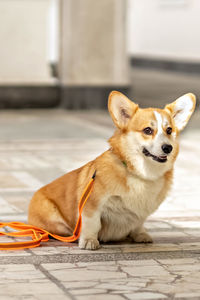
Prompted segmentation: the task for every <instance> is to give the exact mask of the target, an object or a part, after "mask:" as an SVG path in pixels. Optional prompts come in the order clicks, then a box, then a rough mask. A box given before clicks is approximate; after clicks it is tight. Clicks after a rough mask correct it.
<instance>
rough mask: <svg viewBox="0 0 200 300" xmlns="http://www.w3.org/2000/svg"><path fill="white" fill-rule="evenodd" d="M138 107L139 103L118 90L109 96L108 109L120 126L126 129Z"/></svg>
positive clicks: (116, 123)
mask: <svg viewBox="0 0 200 300" xmlns="http://www.w3.org/2000/svg"><path fill="white" fill-rule="evenodd" d="M137 109H138V105H137V104H135V103H134V102H132V101H131V100H129V99H128V98H127V97H126V96H125V95H123V94H122V93H120V92H117V91H112V92H111V93H110V95H109V97H108V110H109V113H110V115H111V117H112V120H113V122H114V123H115V125H116V126H117V127H118V128H120V129H125V128H126V127H127V125H128V122H129V120H130V119H131V118H132V116H133V115H134V113H135V112H136V110H137Z"/></svg>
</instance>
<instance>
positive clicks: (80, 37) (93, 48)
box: [59, 0, 129, 108]
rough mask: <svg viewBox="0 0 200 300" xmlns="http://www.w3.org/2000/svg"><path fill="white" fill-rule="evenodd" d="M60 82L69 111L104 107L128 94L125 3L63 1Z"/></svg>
mask: <svg viewBox="0 0 200 300" xmlns="http://www.w3.org/2000/svg"><path fill="white" fill-rule="evenodd" d="M60 8H61V10H60V12H61V14H60V15H61V36H60V41H61V47H60V62H59V79H60V83H61V102H62V105H63V106H64V107H67V108H87V107H90V108H95V107H105V105H106V103H107V96H108V93H109V92H110V90H112V89H118V90H121V91H122V92H125V93H126V92H127V90H128V87H129V78H128V57H127V53H126V23H125V22H126V18H125V14H126V1H125V0H62V1H61V7H60Z"/></svg>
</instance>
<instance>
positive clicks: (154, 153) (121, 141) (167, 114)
mask: <svg viewBox="0 0 200 300" xmlns="http://www.w3.org/2000/svg"><path fill="white" fill-rule="evenodd" d="M195 103H196V100H195V96H194V95H193V94H191V93H189V94H186V95H184V96H182V97H180V98H178V99H177V100H176V101H174V102H172V103H171V104H168V105H166V106H165V108H164V109H158V108H146V109H141V108H139V106H138V105H137V104H135V103H134V102H132V101H131V100H129V99H128V98H127V97H126V96H124V95H123V94H121V93H120V92H117V91H113V92H111V93H110V95H109V100H108V109H109V112H110V115H111V117H112V119H113V122H114V124H115V125H116V127H117V131H116V133H115V135H114V136H113V137H112V138H111V139H110V143H111V146H112V148H113V149H114V151H115V152H116V153H118V154H119V156H120V157H121V159H123V160H125V161H127V162H128V163H129V164H131V165H132V167H133V168H134V169H136V171H137V172H138V173H139V174H140V175H142V176H143V177H145V178H149V179H153V178H155V177H158V176H160V175H162V174H163V173H164V172H166V171H167V170H169V169H170V168H171V167H172V166H173V163H174V161H175V159H176V156H177V154H178V135H179V132H180V131H181V130H182V129H183V128H184V127H185V126H186V124H187V122H188V121H189V119H190V117H191V115H192V113H193V111H194V109H195Z"/></svg>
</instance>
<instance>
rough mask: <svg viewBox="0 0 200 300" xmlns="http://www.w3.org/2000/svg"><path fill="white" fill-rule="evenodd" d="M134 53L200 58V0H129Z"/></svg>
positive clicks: (129, 40)
mask: <svg viewBox="0 0 200 300" xmlns="http://www.w3.org/2000/svg"><path fill="white" fill-rule="evenodd" d="M128 14H129V19H128V52H129V53H130V54H131V55H136V56H144V57H154V58H165V59H174V60H187V61H200V31H199V29H200V18H199V14H200V1H199V0H129V1H128Z"/></svg>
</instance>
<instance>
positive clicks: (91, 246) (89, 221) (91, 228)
mask: <svg viewBox="0 0 200 300" xmlns="http://www.w3.org/2000/svg"><path fill="white" fill-rule="evenodd" d="M100 228H101V220H100V213H99V212H98V211H96V212H94V213H93V215H92V216H90V217H89V216H86V215H83V216H82V230H81V235H80V238H79V247H80V248H81V249H88V250H96V249H98V248H99V247H100V244H99V241H98V233H99V230H100Z"/></svg>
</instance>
